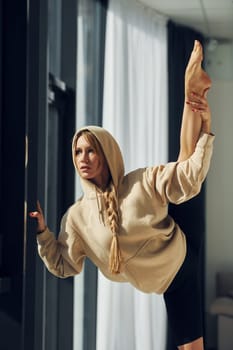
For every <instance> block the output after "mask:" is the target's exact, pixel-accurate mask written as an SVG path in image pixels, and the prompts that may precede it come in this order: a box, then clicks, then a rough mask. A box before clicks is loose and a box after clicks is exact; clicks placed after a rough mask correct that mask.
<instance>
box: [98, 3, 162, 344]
mask: <svg viewBox="0 0 233 350" xmlns="http://www.w3.org/2000/svg"><path fill="white" fill-rule="evenodd" d="M167 95H168V94H167V29H166V18H164V17H161V16H158V15H157V14H156V13H155V12H154V11H153V10H150V9H149V8H147V7H144V6H142V5H141V4H139V3H137V2H135V1H133V0H129V1H127V2H125V1H123V0H118V1H111V0H110V2H109V8H108V14H107V26H106V49H105V79H104V101H103V126H104V127H105V128H106V129H108V130H109V131H110V132H111V133H112V134H113V135H114V136H115V137H116V139H117V141H118V142H119V145H120V147H121V149H122V153H123V156H124V160H125V166H126V172H128V171H130V170H132V169H135V168H138V167H143V166H150V165H155V164H158V163H163V162H166V161H167V151H168V150H167V145H168V141H167V103H168V102H167ZM142 234H143V233H142ZM165 343H166V312H165V306H164V302H163V298H162V296H158V295H155V294H154V295H146V294H144V293H141V292H140V291H138V290H136V289H134V288H133V287H132V286H130V285H129V284H127V283H124V284H117V283H113V282H110V281H108V280H107V279H105V277H104V276H103V275H102V274H101V273H99V276H98V303H97V347H96V349H97V350H109V349H111V350H125V349H127V350H139V349H140V350H141V349H144V350H163V349H165Z"/></svg>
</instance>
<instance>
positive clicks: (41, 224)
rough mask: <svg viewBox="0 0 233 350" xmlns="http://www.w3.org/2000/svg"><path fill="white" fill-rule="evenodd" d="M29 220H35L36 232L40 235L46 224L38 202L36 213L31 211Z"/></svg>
mask: <svg viewBox="0 0 233 350" xmlns="http://www.w3.org/2000/svg"><path fill="white" fill-rule="evenodd" d="M29 216H30V217H31V218H35V219H37V232H38V233H42V232H44V231H45V230H46V224H45V219H44V214H43V211H42V209H41V206H40V202H39V201H37V211H31V212H30V213H29Z"/></svg>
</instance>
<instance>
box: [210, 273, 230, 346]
mask: <svg viewBox="0 0 233 350" xmlns="http://www.w3.org/2000/svg"><path fill="white" fill-rule="evenodd" d="M210 313H211V314H212V315H216V317H217V327H218V334H217V337H218V350H233V272H218V273H217V274H216V299H215V300H214V301H213V303H212V304H211V307H210Z"/></svg>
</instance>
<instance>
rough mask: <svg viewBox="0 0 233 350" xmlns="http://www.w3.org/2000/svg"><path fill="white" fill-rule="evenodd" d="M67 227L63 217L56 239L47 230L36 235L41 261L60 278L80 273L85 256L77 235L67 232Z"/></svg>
mask: <svg viewBox="0 0 233 350" xmlns="http://www.w3.org/2000/svg"><path fill="white" fill-rule="evenodd" d="M67 226H68V225H67V222H66V217H64V218H63V219H62V222H61V230H60V233H59V236H58V239H56V238H55V236H54V234H53V233H52V232H51V231H50V230H49V229H48V228H47V229H46V230H45V231H44V232H43V233H41V234H39V235H37V244H38V253H39V255H40V257H41V259H42V260H43V262H44V264H45V266H46V267H47V269H48V270H49V271H50V272H51V273H52V274H53V275H55V276H57V277H61V278H66V277H70V276H74V275H77V274H78V273H80V272H81V270H82V267H83V263H84V260H85V256H86V255H85V253H84V250H83V248H82V244H81V240H80V239H79V237H78V235H77V234H76V233H75V232H72V231H69V232H68V227H67Z"/></svg>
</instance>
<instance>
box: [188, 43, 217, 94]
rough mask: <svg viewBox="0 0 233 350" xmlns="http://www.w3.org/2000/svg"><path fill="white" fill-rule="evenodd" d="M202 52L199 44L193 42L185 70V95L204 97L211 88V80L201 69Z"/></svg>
mask: <svg viewBox="0 0 233 350" xmlns="http://www.w3.org/2000/svg"><path fill="white" fill-rule="evenodd" d="M202 60H203V50H202V46H201V44H200V42H199V41H198V40H195V42H194V47H193V51H192V53H191V56H190V59H189V62H188V65H187V67H186V70H185V95H186V96H187V97H188V96H190V93H192V92H195V93H197V94H199V95H201V96H206V94H207V92H208V90H209V89H210V87H211V80H210V77H209V76H208V74H207V73H206V72H205V71H204V70H203V69H202V66H201V63H202Z"/></svg>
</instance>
